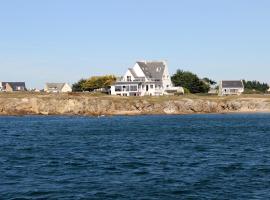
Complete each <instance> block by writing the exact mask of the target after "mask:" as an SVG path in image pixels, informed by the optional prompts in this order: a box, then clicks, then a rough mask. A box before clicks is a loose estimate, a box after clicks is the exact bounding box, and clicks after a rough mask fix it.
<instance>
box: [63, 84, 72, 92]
mask: <svg viewBox="0 0 270 200" xmlns="http://www.w3.org/2000/svg"><path fill="white" fill-rule="evenodd" d="M61 92H72V88H71V87H70V86H69V84H67V83H66V84H65V85H64V87H63V88H62V91H61Z"/></svg>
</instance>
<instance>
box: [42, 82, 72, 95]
mask: <svg viewBox="0 0 270 200" xmlns="http://www.w3.org/2000/svg"><path fill="white" fill-rule="evenodd" d="M44 91H45V92H51V93H62V92H72V88H71V87H70V85H69V84H67V83H46V85H45V87H44Z"/></svg>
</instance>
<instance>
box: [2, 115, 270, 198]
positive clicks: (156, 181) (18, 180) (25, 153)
mask: <svg viewBox="0 0 270 200" xmlns="http://www.w3.org/2000/svg"><path fill="white" fill-rule="evenodd" d="M0 148H1V149H0V199H16V198H17V199H125V200H126V199H269V198H270V115H268V114H256V115H242V114H236V115H187V116H138V117H105V118H91V117H0Z"/></svg>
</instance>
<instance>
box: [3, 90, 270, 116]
mask: <svg viewBox="0 0 270 200" xmlns="http://www.w3.org/2000/svg"><path fill="white" fill-rule="evenodd" d="M231 112H270V97H267V96H261V97H244V96H239V97H199V96H180V97H112V96H92V95H86V94H76V93H73V94H27V95H26V94H23V93H22V94H1V95H0V115H82V116H99V115H155V114H195V113H231Z"/></svg>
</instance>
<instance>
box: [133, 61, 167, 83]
mask: <svg viewBox="0 0 270 200" xmlns="http://www.w3.org/2000/svg"><path fill="white" fill-rule="evenodd" d="M137 64H138V65H139V66H140V68H141V69H142V71H143V73H144V74H145V76H146V77H147V78H153V79H160V80H161V79H162V76H163V74H164V70H165V67H166V66H165V63H164V62H162V61H161V62H159V61H158V62H137Z"/></svg>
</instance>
